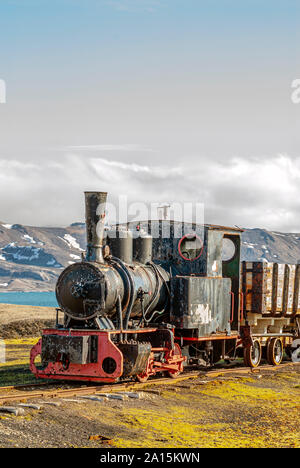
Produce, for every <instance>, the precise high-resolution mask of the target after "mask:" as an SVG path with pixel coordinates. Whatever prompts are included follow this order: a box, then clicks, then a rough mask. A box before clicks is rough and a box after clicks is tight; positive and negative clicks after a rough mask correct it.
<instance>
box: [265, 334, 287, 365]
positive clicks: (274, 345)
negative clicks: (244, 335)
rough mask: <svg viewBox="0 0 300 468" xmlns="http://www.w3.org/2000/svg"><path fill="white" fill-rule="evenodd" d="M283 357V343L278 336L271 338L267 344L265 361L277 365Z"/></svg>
mask: <svg viewBox="0 0 300 468" xmlns="http://www.w3.org/2000/svg"><path fill="white" fill-rule="evenodd" d="M282 359H283V344H282V341H281V339H280V338H271V339H270V340H269V342H268V345H267V361H268V363H269V364H271V365H272V366H279V364H280V363H281V361H282Z"/></svg>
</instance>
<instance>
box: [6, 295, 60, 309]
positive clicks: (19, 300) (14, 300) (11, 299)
mask: <svg viewBox="0 0 300 468" xmlns="http://www.w3.org/2000/svg"><path fill="white" fill-rule="evenodd" d="M0 304H16V305H31V306H40V307H58V304H57V301H56V296H55V293H54V292H6V293H0Z"/></svg>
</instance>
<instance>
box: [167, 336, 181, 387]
mask: <svg viewBox="0 0 300 468" xmlns="http://www.w3.org/2000/svg"><path fill="white" fill-rule="evenodd" d="M173 356H180V357H181V356H182V353H181V348H180V346H179V344H177V343H175V344H174V351H173ZM182 371H183V362H181V363H180V364H179V367H178V370H177V371H173V372H171V371H167V372H166V375H167V376H168V377H171V379H176V377H178V375H179V374H181V372H182Z"/></svg>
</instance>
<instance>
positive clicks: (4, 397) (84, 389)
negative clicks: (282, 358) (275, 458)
mask: <svg viewBox="0 0 300 468" xmlns="http://www.w3.org/2000/svg"><path fill="white" fill-rule="evenodd" d="M299 365H300V363H284V364H280V365H279V366H276V367H274V366H269V365H265V366H260V367H259V368H256V369H250V368H249V367H231V368H225V369H213V370H209V371H202V372H201V371H187V372H184V373H183V374H181V375H180V376H178V377H176V378H174V379H170V378H164V377H161V378H156V379H152V380H149V381H147V382H145V383H139V382H123V383H121V384H112V385H108V384H105V385H97V386H87V385H85V386H80V387H71V388H61V386H60V387H59V388H55V389H50V390H49V389H48V388H45V389H44V388H43V387H49V386H51V385H53V384H52V383H50V384H49V383H44V382H41V383H36V384H29V385H19V386H9V387H0V404H1V405H3V404H8V403H13V402H26V401H27V400H33V399H37V398H43V399H46V398H48V399H49V398H50V399H51V398H67V397H76V396H77V397H80V396H86V395H93V394H95V393H99V392H100V393H101V392H103V393H110V392H120V391H128V390H130V391H137V390H142V389H145V388H146V387H150V386H158V385H168V384H173V385H174V384H176V382H180V381H183V380H189V379H196V378H212V377H219V376H222V375H226V374H248V375H249V374H252V375H255V374H259V373H261V372H263V371H273V372H275V371H277V370H279V369H282V368H288V367H293V366H299ZM56 385H57V384H56ZM26 389H27V391H26Z"/></svg>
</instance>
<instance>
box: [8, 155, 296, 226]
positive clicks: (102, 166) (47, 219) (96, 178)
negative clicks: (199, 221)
mask: <svg viewBox="0 0 300 468" xmlns="http://www.w3.org/2000/svg"><path fill="white" fill-rule="evenodd" d="M299 186H300V158H292V157H290V156H289V155H283V154H282V155H276V156H274V157H272V158H270V157H268V158H264V157H261V158H249V159H247V160H245V159H242V158H239V157H234V158H231V159H228V161H226V162H222V163H221V162H218V161H214V160H211V159H210V158H199V160H198V161H197V162H194V163H182V164H181V165H177V166H175V167H172V166H168V165H165V164H163V163H162V164H161V165H155V166H151V165H150V164H148V165H147V164H138V163H131V162H123V161H121V162H120V161H116V160H109V159H107V158H95V157H89V156H88V155H82V154H78V153H77V152H76V153H75V154H74V153H69V154H66V155H63V156H62V157H61V158H60V159H59V160H55V161H54V160H47V159H45V160H43V161H41V163H40V164H39V165H37V164H33V163H30V162H28V163H25V162H20V161H9V160H0V200H1V204H0V219H1V220H2V221H3V222H10V223H23V224H38V225H66V224H70V223H71V222H74V221H80V220H83V219H84V200H83V191H85V190H99V191H107V192H109V199H110V201H115V200H116V198H117V197H118V195H127V196H128V200H129V202H131V201H133V202H145V201H146V202H170V203H172V202H189V201H194V202H198V203H204V204H205V221H206V222H212V223H216V224H228V225H239V226H244V227H265V228H269V229H272V230H278V231H280V230H281V231H283V232H284V231H286V232H288V231H294V232H300V221H299V212H300V200H299Z"/></svg>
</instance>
